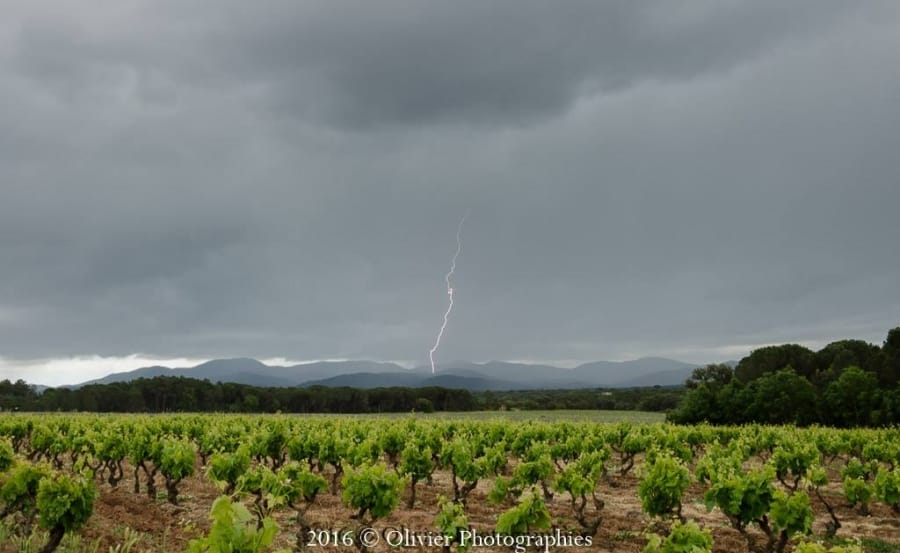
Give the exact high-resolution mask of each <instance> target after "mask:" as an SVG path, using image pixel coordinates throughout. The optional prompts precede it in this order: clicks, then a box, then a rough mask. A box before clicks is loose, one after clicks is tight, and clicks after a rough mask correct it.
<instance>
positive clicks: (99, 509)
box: [0, 467, 900, 553]
mask: <svg viewBox="0 0 900 553" xmlns="http://www.w3.org/2000/svg"><path fill="white" fill-rule="evenodd" d="M126 474H128V475H129V476H128V477H126V478H125V479H124V480H123V481H122V482H121V483H120V484H119V486H118V487H117V488H112V487H110V486H109V485H107V484H105V483H103V484H101V485H100V494H99V497H98V500H97V503H96V505H95V512H94V515H93V516H92V518H91V520H90V521H89V523H88V524H87V526H86V527H85V528H84V529H83V530H82V537H83V540H84V543H91V544H93V543H94V542H99V545H100V547H99V549H97V551H99V552H103V553H105V552H106V551H109V547H110V546H114V545H116V544H119V543H122V542H123V540H124V532H125V529H126V528H130V529H132V530H133V531H135V532H137V533H138V534H139V535H140V542H139V545H138V546H137V547H136V548H134V549H132V551H142V552H143V551H148V552H150V551H152V552H170V551H171V552H180V551H182V550H183V549H184V548H185V547H186V546H187V543H188V542H189V541H190V540H191V539H192V538H196V537H199V536H202V535H203V534H204V533H205V532H207V531H208V529H209V526H210V522H209V519H208V516H209V509H210V506H211V505H212V503H213V501H214V500H215V499H216V497H218V496H219V491H218V489H216V487H215V486H214V485H213V484H212V483H210V482H209V481H208V480H207V479H206V478H205V476H203V471H202V470H201V469H200V467H198V471H197V474H196V475H195V476H193V477H191V478H189V479H186V480H185V481H184V482H182V483H181V486H180V489H181V494H180V502H179V505H171V504H169V503H167V502H166V500H165V497H164V494H162V493H160V495H159V497H157V498H148V497H147V495H146V494H145V493H143V485H142V493H140V494H134V493H133V492H132V482H133V481H132V479H131V476H130V472H126ZM158 484H159V487H160V489H163V488H162V482H158ZM637 485H638V479H637V478H636V477H635V476H632V475H629V476H624V477H613V478H611V480H610V481H609V482H604V483H603V484H602V485H601V486H600V488H599V494H598V495H599V496H600V497H601V498H602V499H603V501H604V502H605V507H604V509H603V510H602V511H601V513H600V516H602V519H603V521H602V523H601V525H600V528H599V530H598V532H597V534H596V535H595V536H593V537H592V538H593V543H592V545H591V546H589V547H588V546H582V547H575V546H571V547H549V548H548V549H546V551H551V552H568V553H576V552H577V551H592V552H616V553H620V552H624V553H634V552H640V551H641V550H642V549H643V548H644V546H645V544H646V542H647V538H646V536H647V533H648V532H653V531H656V530H664V529H665V527H666V524H667V523H666V522H664V521H654V520H651V519H650V518H649V517H647V516H646V515H645V514H644V513H643V512H642V510H641V505H640V500H639V498H638V495H637ZM490 486H491V483H490V482H486V481H483V482H479V484H478V486H477V487H476V488H475V490H473V491H472V492H471V494H470V495H469V499H468V508H467V514H468V517H469V523H470V524H471V526H472V527H473V528H474V529H476V530H477V531H479V532H480V533H481V534H482V535H487V534H493V528H494V525H495V524H496V521H497V517H498V515H499V514H500V513H502V512H503V511H504V510H505V509H506V508H507V507H506V506H497V505H492V504H491V503H489V502H488V501H487V493H488V491H489V490H490ZM824 492H825V494H826V498H828V499H829V501H830V502H831V503H832V505H833V507H834V508H835V510H836V512H837V515H838V517H839V519H840V521H841V524H842V527H841V528H840V530H839V531H838V537H839V538H868V539H874V540H879V541H880V542H881V546H880V547H881V548H880V550H879V553H881V552H883V551H887V550H890V547H891V546H892V545H893V547H894V548H895V549H894V550H896V551H900V517H898V515H897V514H896V513H894V512H893V511H892V510H891V509H890V508H889V507H887V506H885V505H881V504H877V503H873V504H872V505H871V506H870V509H869V514H868V516H863V515H861V514H859V512H858V511H857V510H855V509H851V508H850V507H848V506H847V505H846V501H845V500H844V499H843V498H842V497H840V495H839V492H840V488H839V486H837V485H836V486H834V487H833V488H827V489H825V490H824ZM408 493H409V492H408V490H407V491H405V492H404V499H406V494H408ZM441 495H444V496H450V495H452V485H451V483H450V475H449V474H448V473H446V472H437V473H435V475H434V479H433V482H432V483H431V484H428V483H426V482H420V483H419V484H418V486H417V498H416V504H415V506H414V508H413V509H407V508H406V506H405V501H402V502H401V505H400V506H399V507H398V508H397V509H396V510H395V511H394V512H393V513H392V514H391V515H390V516H388V517H387V518H386V519H384V520H379V521H377V522H376V523H375V527H376V528H377V529H378V530H379V531H381V532H384V531H387V530H389V529H394V530H402V529H408V530H409V531H410V532H411V533H414V534H424V535H427V534H432V535H436V534H437V528H436V526H435V524H434V520H435V515H436V514H437V504H438V498H439V496H441ZM812 501H813V507H814V510H815V513H816V518H815V524H814V528H813V530H814V535H813V538H814V539H816V538H818V539H821V537H822V536H824V533H825V524H826V522H828V521H829V517H828V514H827V512H826V509H825V507H824V505H822V504H821V502H819V501H818V500H817V499H816V498H815V497H813V498H812ZM549 508H550V511H551V514H552V516H553V524H554V526H555V527H557V528H559V529H560V531H561V532H562V534H563V535H567V534H571V535H573V536H574V535H578V533H579V532H580V527H579V525H578V523H577V521H576V520H575V519H574V517H573V516H572V510H571V508H570V505H569V498H568V496H566V495H561V494H555V496H554V498H553V499H552V500H551V501H550V502H549ZM683 512H684V515H685V516H686V517H687V518H688V519H692V520H695V521H697V522H698V523H699V524H701V525H702V526H704V527H706V528H709V529H710V530H711V532H712V534H713V539H714V551H715V552H716V553H735V552H737V553H743V552H750V551H751V549H750V548H749V546H748V538H747V537H746V536H745V535H742V534H741V533H739V532H738V531H737V530H734V529H732V528H731V527H730V526H729V524H728V521H727V519H726V518H725V517H724V516H723V515H722V514H721V513H720V512H718V511H717V510H713V511H708V510H707V509H706V507H705V505H704V503H703V489H702V487H701V486H700V485H697V484H695V485H693V486H692V487H691V488H690V489H689V490H688V493H687V495H686V498H685V504H684V510H683ZM352 515H353V511H352V510H351V509H350V508H348V507H346V506H344V505H343V504H342V502H341V499H340V496H339V495H331V494H328V493H326V494H324V495H322V496H320V497H318V498H317V499H316V502H315V504H314V505H313V506H312V507H311V508H310V510H309V511H308V513H307V520H308V521H309V522H310V523H311V524H312V526H313V527H314V528H316V529H319V530H324V531H327V532H332V531H341V530H353V529H358V528H359V523H358V522H356V521H355V520H353V519H352V518H351V516H352ZM294 517H295V513H294V512H292V511H291V510H290V509H285V510H283V511H279V513H278V514H277V515H276V520H277V521H278V523H279V525H280V527H281V531H280V533H279V537H278V541H277V545H278V546H279V547H282V548H287V549H289V550H299V548H298V547H297V539H296V533H297V530H298V525H297V523H296V521H295V519H294ZM748 535H749V536H750V540H751V541H755V543H756V544H758V545H761V544H763V543H764V541H765V540H764V536H763V534H762V532H760V531H759V530H758V529H755V528H751V529H749V530H748ZM323 536H324V534H323ZM321 545H327V544H325V543H322V544H321ZM309 550H310V551H322V552H325V551H328V552H335V553H337V552H351V551H358V550H357V549H356V548H355V547H347V546H342V545H340V544H336V545H335V544H333V543H332V544H331V545H328V546H327V547H322V546H320V547H316V548H309ZM544 550H545V549H544V548H535V547H531V548H529V549H528V551H544ZM8 551H9V552H11V551H12V550H11V549H8V546H7V547H3V546H2V545H0V553H7V552H8ZM370 551H372V552H373V553H378V552H386V551H409V552H411V553H412V552H426V551H427V552H438V551H440V548H439V547H435V546H432V547H427V546H416V545H410V546H405V547H401V548H396V549H391V548H390V547H388V546H387V545H386V544H385V543H384V542H383V540H382V543H380V544H379V545H378V546H376V547H373V548H371V549H370ZM473 551H479V552H484V553H493V552H501V551H503V552H508V551H510V548H507V547H482V548H477V549H474V550H473Z"/></svg>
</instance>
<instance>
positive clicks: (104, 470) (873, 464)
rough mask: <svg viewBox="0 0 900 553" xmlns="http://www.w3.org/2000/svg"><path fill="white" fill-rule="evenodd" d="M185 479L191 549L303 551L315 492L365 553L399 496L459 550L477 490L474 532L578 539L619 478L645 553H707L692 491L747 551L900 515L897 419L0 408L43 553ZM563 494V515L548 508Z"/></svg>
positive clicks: (341, 542) (8, 469)
mask: <svg viewBox="0 0 900 553" xmlns="http://www.w3.org/2000/svg"><path fill="white" fill-rule="evenodd" d="M438 474H441V475H443V478H441V479H440V481H441V482H443V483H444V484H443V489H441V490H440V494H439V496H440V497H439V499H438V500H437V501H436V502H433V503H432V504H423V502H422V500H421V499H420V496H418V495H417V492H418V491H419V490H420V489H421V488H422V486H429V485H430V486H437V485H439V484H436V483H435V482H436V481H437V478H436V475H438ZM198 475H199V476H202V477H203V478H207V479H209V480H211V481H212V482H214V483H215V484H216V486H218V489H219V490H220V496H219V499H217V500H216V501H215V502H214V503H213V504H212V505H211V506H210V509H209V511H210V516H211V520H212V522H211V525H210V527H209V529H208V532H205V535H203V536H201V537H198V538H196V539H194V540H193V541H191V543H190V544H189V546H188V549H187V550H188V551H192V552H203V551H236V552H237V551H241V552H257V551H272V550H274V547H275V544H276V543H280V544H281V545H280V547H283V544H284V543H285V540H284V536H285V535H286V534H289V535H291V536H292V537H291V539H290V541H291V546H290V547H291V548H292V549H293V550H298V551H300V550H304V549H307V548H308V547H309V545H310V543H309V542H310V536H314V537H315V536H316V532H317V531H319V530H321V529H317V528H315V527H314V526H313V525H312V524H311V522H310V521H309V519H308V516H307V515H308V513H309V510H310V509H311V508H313V507H314V506H315V505H316V502H317V500H319V498H321V497H323V496H324V495H326V494H333V495H335V496H338V497H340V498H341V501H342V503H343V504H344V505H345V506H346V507H347V508H348V509H350V510H352V513H353V514H352V517H351V519H352V520H351V521H350V522H352V528H354V529H355V531H350V532H347V533H344V534H341V535H337V534H336V533H335V535H333V536H332V535H328V536H327V538H328V540H329V543H328V544H326V545H332V546H335V547H347V548H348V550H349V548H352V549H358V550H360V551H366V550H368V549H369V548H370V547H371V544H370V543H367V542H366V540H364V539H362V537H361V534H360V533H359V530H361V529H363V528H369V527H376V526H377V525H378V523H379V521H381V520H383V519H385V518H386V517H388V516H389V515H390V514H391V513H392V512H393V511H394V510H395V509H397V508H398V506H399V505H400V504H401V502H404V503H405V506H406V507H407V508H420V509H423V510H425V511H428V512H431V513H434V515H435V516H434V527H433V528H431V530H433V531H434V532H435V534H436V535H437V536H438V537H439V539H438V540H436V541H435V543H432V544H430V545H432V546H434V547H436V548H438V549H439V550H442V551H447V552H449V551H466V550H467V549H469V548H470V545H471V544H470V543H468V542H467V539H466V538H467V536H468V535H470V533H471V531H472V524H471V523H470V521H469V515H470V507H471V505H470V503H471V501H472V498H473V493H472V492H473V490H475V489H476V488H477V487H478V486H479V485H481V486H482V489H485V490H486V498H487V501H489V502H490V504H492V505H493V506H494V507H492V509H494V513H495V515H494V517H493V528H490V529H484V528H482V529H481V530H485V531H487V530H490V531H492V532H496V533H497V535H501V536H537V535H542V534H543V535H549V534H550V533H551V532H554V531H557V532H558V531H563V532H565V533H566V534H567V535H574V536H579V537H580V538H582V541H580V542H578V543H580V544H583V545H586V546H590V544H591V543H592V541H591V540H592V538H593V537H595V536H596V535H597V532H598V530H599V529H600V528H601V527H602V524H603V520H604V515H605V513H606V504H607V502H608V500H609V499H610V497H609V496H608V494H609V493H610V492H609V490H610V489H615V486H616V483H617V482H618V481H621V480H622V479H626V478H637V479H638V485H637V488H636V489H637V495H638V498H639V501H640V505H641V508H642V510H643V513H644V515H645V516H646V519H647V532H646V535H645V545H644V551H645V552H648V553H677V552H691V553H702V552H705V551H712V550H713V548H714V541H713V535H712V532H711V531H710V528H708V527H704V526H703V524H702V523H700V522H698V521H696V520H691V519H690V517H688V516H686V515H685V509H684V506H685V502H686V493H687V492H688V490H689V489H692V488H693V489H699V490H700V491H701V493H702V500H703V502H704V503H705V507H706V509H708V510H709V511H710V512H712V511H716V512H719V513H721V515H722V519H723V521H724V523H725V524H727V525H729V526H730V527H731V528H733V529H734V530H735V531H736V532H738V533H739V534H740V535H741V536H742V537H743V538H744V539H745V540H746V544H747V549H748V550H749V551H761V552H767V553H781V552H783V551H787V550H796V551H799V552H801V553H816V552H824V551H835V552H838V551H853V550H856V551H861V550H862V549H861V548H860V547H859V546H858V545H855V546H854V545H851V546H844V547H840V546H832V547H831V549H828V548H827V547H826V546H824V545H820V542H822V541H823V540H824V541H828V540H831V541H832V542H833V539H832V538H834V537H835V536H839V535H840V533H841V528H842V520H841V516H840V515H839V509H838V508H837V507H838V505H839V504H840V505H842V506H843V507H845V508H846V507H847V506H848V505H849V506H850V507H851V508H852V509H854V510H856V512H858V513H860V514H863V515H864V514H865V513H867V512H868V511H869V510H870V509H872V508H879V509H884V510H887V511H888V512H890V513H892V514H893V516H896V517H898V518H900V429H877V430H876V429H855V430H835V429H826V428H806V429H799V428H793V427H765V426H745V427H713V426H672V425H632V424H627V423H621V424H593V423H571V422H557V423H543V422H542V423H538V422H508V421H453V420H431V419H414V418H411V419H344V418H297V417H287V416H230V415H219V416H206V415H171V416H103V415H79V416H62V415H51V416H48V415H40V416H37V415H24V414H21V415H20V414H10V415H4V416H0V522H2V523H4V524H5V525H6V528H7V529H8V531H9V532H13V533H17V534H19V538H20V539H26V538H28V537H31V536H34V535H36V534H39V535H40V536H41V537H42V541H43V543H42V544H41V546H40V551H41V552H43V553H49V552H52V551H54V550H56V549H57V548H58V547H59V546H60V544H61V543H62V541H63V539H64V537H65V536H66V535H67V534H73V533H77V532H78V531H79V530H80V529H81V528H82V526H83V525H84V524H85V523H86V522H87V521H88V520H89V519H90V517H91V514H92V510H93V506H94V502H95V500H96V498H97V495H98V493H101V492H102V490H103V489H104V488H116V487H119V486H129V487H130V492H129V493H132V492H133V493H135V494H146V495H147V497H148V498H150V499H151V500H154V501H157V500H158V501H168V502H170V503H173V504H177V503H179V501H182V498H181V496H180V493H181V491H182V484H183V482H184V481H185V479H187V478H191V477H196V476H198ZM611 486H612V487H611ZM601 489H602V490H606V491H605V492H601V491H600V490H601ZM605 494H606V495H605ZM560 498H563V499H564V503H565V505H567V507H566V508H567V509H568V511H567V515H566V516H565V517H564V518H561V517H556V516H553V515H552V514H551V511H550V509H549V508H548V504H549V503H550V502H552V501H554V499H556V500H557V501H558V500H559V499H560ZM814 503H815V504H816V505H820V506H822V507H824V509H818V510H817V509H814V508H813V505H814ZM817 511H818V512H817ZM288 515H289V519H286V517H287V516H288ZM285 520H290V523H289V524H286V523H285ZM343 527H346V525H345V526H343ZM814 527H815V528H817V529H818V530H817V531H816V532H815V533H814ZM419 530H428V529H419ZM467 532H468V533H469V534H467ZM277 538H280V541H279V540H278V539H277ZM507 543H508V542H507ZM517 543H521V542H517ZM320 545H322V544H321V543H320ZM538 545H540V544H538ZM378 547H384V545H383V544H381V545H379V546H378ZM588 549H590V547H588ZM385 550H386V549H385ZM422 550H430V549H429V548H428V547H425V546H423V548H422ZM498 550H500V549H498ZM532 550H539V551H544V550H550V551H553V550H559V551H563V550H566V548H565V547H559V548H558V549H553V548H546V547H543V546H542V547H539V548H532Z"/></svg>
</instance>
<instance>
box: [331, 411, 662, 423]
mask: <svg viewBox="0 0 900 553" xmlns="http://www.w3.org/2000/svg"><path fill="white" fill-rule="evenodd" d="M315 416H349V417H354V418H356V417H358V418H403V417H410V416H414V417H416V418H422V419H443V420H446V419H452V420H508V421H541V422H559V421H572V422H603V423H610V422H612V423H616V422H630V423H636V424H653V423H657V422H663V421H665V418H666V416H665V414H663V413H654V412H651V411H602V410H593V409H583V410H577V409H572V410H567V409H559V410H552V411H463V412H440V413H427V414H426V413H384V414H375V415H372V414H366V415H315Z"/></svg>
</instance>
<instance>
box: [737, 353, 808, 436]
mask: <svg viewBox="0 0 900 553" xmlns="http://www.w3.org/2000/svg"><path fill="white" fill-rule="evenodd" d="M745 394H746V400H747V402H748V407H747V412H746V414H745V416H746V419H747V420H748V421H753V422H760V423H767V424H790V423H796V424H809V423H812V422H815V420H816V392H815V390H814V389H813V387H812V384H810V383H809V380H807V379H806V378H804V377H803V376H801V375H799V374H797V373H796V372H794V369H793V368H791V367H787V368H784V369H780V370H778V371H775V372H773V373H766V374H764V375H763V376H761V377H759V378H757V379H756V380H754V381H753V382H751V383H750V385H749V386H747V388H746V389H745Z"/></svg>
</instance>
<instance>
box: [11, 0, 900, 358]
mask: <svg viewBox="0 0 900 553" xmlns="http://www.w3.org/2000/svg"><path fill="white" fill-rule="evenodd" d="M4 11H5V16H4V18H3V20H2V22H0V194H2V196H0V358H2V357H7V358H17V357H18V358H36V357H42V358H45V357H54V356H67V355H81V354H84V355H90V354H101V355H116V356H123V355H129V354H132V353H136V352H140V353H144V354H147V355H160V356H168V357H189V358H194V359H196V358H208V357H217V356H226V355H250V356H258V357H271V356H285V357H288V358H293V359H308V358H323V357H367V358H376V359H397V360H410V361H414V362H422V361H423V360H424V359H425V356H426V354H427V350H428V347H430V345H431V343H433V339H434V333H435V332H436V331H437V327H438V325H439V323H440V316H441V314H442V313H443V310H444V309H445V307H446V304H445V302H446V293H445V291H444V289H443V281H442V278H443V275H444V273H445V271H446V269H447V264H448V262H449V258H450V255H452V253H453V250H454V247H455V241H454V236H453V234H454V232H455V229H456V224H457V222H458V219H459V217H460V216H461V215H462V213H463V212H464V211H465V210H466V209H467V208H471V209H472V214H471V216H470V218H469V219H468V221H467V223H466V227H465V228H464V231H463V244H464V249H463V254H462V256H461V258H460V264H459V270H458V272H457V274H456V280H455V283H454V286H455V288H456V290H457V292H456V298H457V306H456V309H455V310H454V312H453V315H452V318H451V323H450V327H449V329H448V334H447V335H446V336H445V341H444V342H443V349H442V350H441V352H440V357H441V358H443V359H452V358H471V359H489V358H508V359H546V360H557V359H566V360H579V359H580V360H588V359H596V358H610V357H627V356H639V355H644V354H670V355H675V356H680V357H683V358H686V359H689V360H691V359H695V360H701V361H706V360H717V359H722V358H727V357H735V356H740V355H742V354H743V353H740V352H744V353H745V352H746V350H747V349H749V348H750V347H752V346H753V345H756V344H763V343H770V342H783V341H793V340H804V341H808V342H810V343H813V342H816V343H818V342H822V341H828V340H829V339H833V338H840V337H845V336H856V337H861V338H865V339H870V340H880V339H881V338H882V337H883V336H884V334H885V331H886V329H887V328H888V327H889V326H895V325H896V324H898V323H900V303H898V300H896V299H894V297H895V296H896V294H895V293H894V292H895V289H896V284H897V278H896V275H897V274H900V265H898V263H900V261H898V258H897V256H896V255H892V252H893V251H894V249H895V245H894V242H895V239H896V236H898V235H900V227H898V222H897V218H896V216H895V213H896V208H895V207H894V206H896V205H900V186H897V182H898V178H900V170H898V168H897V164H896V154H895V152H896V151H898V150H900V139H898V136H897V131H896V129H897V128H900V112H898V110H897V108H896V98H898V97H900V78H898V76H897V73H896V71H895V65H896V62H895V59H894V58H895V56H894V55H893V52H895V51H897V50H898V49H900V24H898V15H900V14H898V11H900V10H898V8H897V6H896V4H895V3H893V2H883V3H876V2H869V3H848V2H833V3H831V2H820V1H817V2H812V1H809V2H790V3H785V2H774V1H773V2H738V1H733V2H718V1H716V2H712V1H710V2H705V1H698V2H690V3H682V4H672V3H669V2H642V3H637V2H566V3H555V4H554V3H546V2H453V3H437V2H379V3H372V2H357V3H346V2H302V3H298V2H288V1H284V2H270V3H266V4H264V5H263V4H259V3H247V2H206V1H201V2H191V3H187V4H186V3H184V2H135V3H122V2H113V1H110V2H101V3H98V4H96V5H95V6H94V7H93V9H92V10H91V11H86V10H84V9H82V10H79V11H74V10H72V7H71V6H69V5H67V4H65V3H59V4H56V5H54V4H46V3H44V4H42V5H37V4H35V3H30V2H19V3H14V4H12V5H11V6H9V7H8V8H5V10H4ZM736 352H737V353H736ZM0 366H4V365H0ZM5 366H9V365H8V364H7V365H5Z"/></svg>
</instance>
